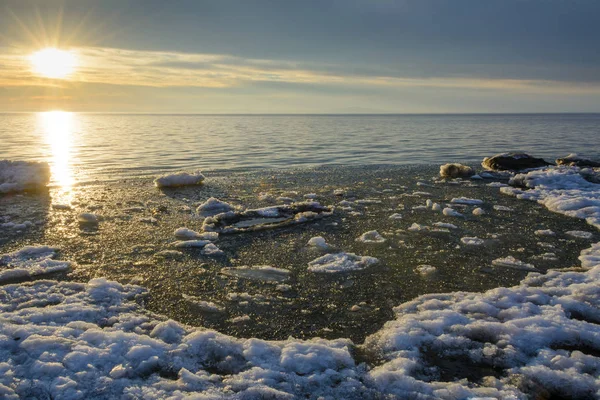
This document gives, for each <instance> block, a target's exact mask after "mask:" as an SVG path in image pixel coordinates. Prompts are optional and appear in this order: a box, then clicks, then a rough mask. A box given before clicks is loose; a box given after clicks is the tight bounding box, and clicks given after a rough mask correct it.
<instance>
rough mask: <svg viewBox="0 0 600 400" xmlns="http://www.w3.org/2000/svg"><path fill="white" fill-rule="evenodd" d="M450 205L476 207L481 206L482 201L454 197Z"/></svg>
mask: <svg viewBox="0 0 600 400" xmlns="http://www.w3.org/2000/svg"><path fill="white" fill-rule="evenodd" d="M450 203H454V204H467V205H473V206H477V205H480V204H483V200H479V199H470V198H468V197H455V198H453V199H452V200H450Z"/></svg>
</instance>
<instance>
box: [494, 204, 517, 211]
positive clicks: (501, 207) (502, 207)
mask: <svg viewBox="0 0 600 400" xmlns="http://www.w3.org/2000/svg"><path fill="white" fill-rule="evenodd" d="M494 210H496V211H513V209H512V208H510V207H506V206H499V205H497V204H494Z"/></svg>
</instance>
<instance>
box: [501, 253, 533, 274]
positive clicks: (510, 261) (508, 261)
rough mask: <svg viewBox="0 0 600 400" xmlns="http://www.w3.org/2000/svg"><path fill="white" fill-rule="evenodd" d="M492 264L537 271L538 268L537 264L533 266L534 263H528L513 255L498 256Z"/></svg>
mask: <svg viewBox="0 0 600 400" xmlns="http://www.w3.org/2000/svg"><path fill="white" fill-rule="evenodd" d="M492 265H493V266H496V267H507V268H514V269H520V270H523V271H537V269H536V268H535V266H533V264H527V263H525V262H523V261H520V260H517V259H516V258H514V257H513V256H508V257H504V258H497V259H495V260H494V261H492Z"/></svg>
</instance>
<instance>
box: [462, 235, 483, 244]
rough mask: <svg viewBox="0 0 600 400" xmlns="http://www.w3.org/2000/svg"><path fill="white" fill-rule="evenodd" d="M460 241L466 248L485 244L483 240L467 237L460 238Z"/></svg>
mask: <svg viewBox="0 0 600 400" xmlns="http://www.w3.org/2000/svg"><path fill="white" fill-rule="evenodd" d="M460 241H461V242H462V243H463V244H466V245H467V246H481V245H482V244H484V243H485V240H483V239H480V238H478V237H469V236H465V237H462V238H460Z"/></svg>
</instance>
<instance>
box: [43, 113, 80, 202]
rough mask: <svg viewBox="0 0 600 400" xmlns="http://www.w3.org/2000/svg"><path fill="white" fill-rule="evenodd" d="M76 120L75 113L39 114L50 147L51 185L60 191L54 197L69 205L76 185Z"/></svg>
mask: <svg viewBox="0 0 600 400" xmlns="http://www.w3.org/2000/svg"><path fill="white" fill-rule="evenodd" d="M74 120H75V118H74V116H73V113H70V112H64V111H49V112H43V113H39V123H40V124H41V128H42V132H43V134H44V139H45V141H46V143H47V144H48V146H49V147H50V154H49V156H50V160H49V162H50V170H51V173H52V178H51V184H52V186H55V187H56V188H57V189H58V190H57V193H55V194H54V195H53V197H54V198H55V200H54V201H55V202H56V201H57V200H58V201H60V202H64V203H69V202H70V201H71V197H72V194H71V193H72V187H73V185H74V184H75V174H74V171H73V151H72V144H73V131H74V124H75V121H74Z"/></svg>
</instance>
